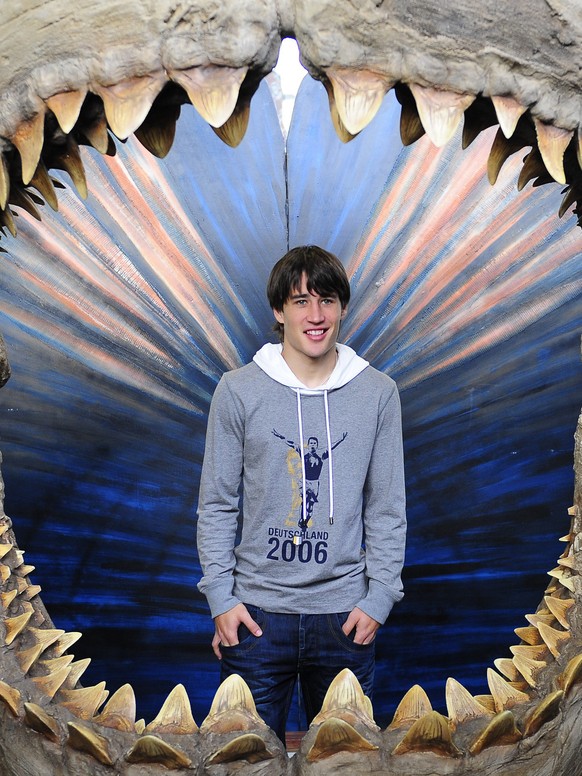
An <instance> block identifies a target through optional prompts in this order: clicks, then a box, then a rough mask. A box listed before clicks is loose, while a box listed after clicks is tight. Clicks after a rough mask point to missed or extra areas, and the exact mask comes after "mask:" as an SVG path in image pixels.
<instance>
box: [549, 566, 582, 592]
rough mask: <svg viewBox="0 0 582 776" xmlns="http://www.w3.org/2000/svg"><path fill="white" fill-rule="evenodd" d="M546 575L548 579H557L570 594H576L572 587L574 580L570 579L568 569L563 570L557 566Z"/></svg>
mask: <svg viewBox="0 0 582 776" xmlns="http://www.w3.org/2000/svg"><path fill="white" fill-rule="evenodd" d="M548 575H549V576H550V577H554V579H557V580H558V581H559V582H560V584H562V585H563V586H564V587H565V588H566V589H567V590H569V591H570V592H571V593H575V592H576V588H575V587H574V580H573V579H572V577H571V574H570V570H569V569H564V568H562V566H557V567H556V568H555V569H552V570H551V571H548Z"/></svg>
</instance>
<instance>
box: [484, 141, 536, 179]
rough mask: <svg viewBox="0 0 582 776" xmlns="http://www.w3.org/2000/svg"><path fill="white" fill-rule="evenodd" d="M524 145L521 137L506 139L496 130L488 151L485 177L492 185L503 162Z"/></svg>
mask: <svg viewBox="0 0 582 776" xmlns="http://www.w3.org/2000/svg"><path fill="white" fill-rule="evenodd" d="M524 145H527V143H526V142H525V141H524V140H522V139H521V138H519V137H512V138H511V139H508V138H506V137H505V135H504V134H503V132H502V131H501V130H500V129H498V130H497V134H496V135H495V139H494V140H493V145H492V146H491V151H490V152H489V158H488V159H487V177H488V179H489V183H490V184H491V185H492V186H494V185H495V183H496V182H497V178H498V177H499V173H500V172H501V168H502V167H503V165H504V164H505V162H506V161H507V160H508V159H509V157H510V156H512V154H514V153H516V152H517V151H519V150H520V148H523V147H524Z"/></svg>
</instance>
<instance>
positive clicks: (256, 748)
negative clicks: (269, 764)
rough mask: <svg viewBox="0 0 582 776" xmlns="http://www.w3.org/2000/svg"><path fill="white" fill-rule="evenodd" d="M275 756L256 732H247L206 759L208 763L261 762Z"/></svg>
mask: <svg viewBox="0 0 582 776" xmlns="http://www.w3.org/2000/svg"><path fill="white" fill-rule="evenodd" d="M273 757H274V755H273V754H272V753H271V752H269V750H268V749H267V746H266V744H265V742H264V741H263V739H262V738H261V737H260V736H258V735H257V734H256V733H245V734H244V735H242V736H238V737H237V738H234V739H233V740H232V741H229V742H228V744H225V746H223V747H221V748H220V749H219V750H218V751H217V752H216V753H215V754H213V755H212V756H211V757H210V758H209V759H208V760H207V761H206V764H207V765H218V764H219V763H233V762H238V761H239V760H246V761H247V762H249V763H259V762H263V760H272V759H273Z"/></svg>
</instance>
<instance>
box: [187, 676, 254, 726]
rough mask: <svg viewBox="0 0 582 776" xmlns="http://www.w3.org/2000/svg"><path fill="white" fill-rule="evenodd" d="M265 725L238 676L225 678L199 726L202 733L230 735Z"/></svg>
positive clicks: (249, 692)
mask: <svg viewBox="0 0 582 776" xmlns="http://www.w3.org/2000/svg"><path fill="white" fill-rule="evenodd" d="M257 724H261V725H264V724H265V723H264V722H263V720H262V719H261V718H260V717H259V715H258V714H257V709H256V706H255V702H254V700H253V696H252V694H251V691H250V690H249V686H248V684H247V683H246V682H245V680H244V679H243V678H242V677H241V676H239V675H238V674H232V675H231V676H229V677H227V678H226V679H225V680H224V682H222V684H221V685H220V687H219V688H218V690H217V691H216V695H215V696H214V700H213V701H212V705H211V707H210V711H209V712H208V716H207V717H206V719H205V720H204V722H203V723H202V724H201V725H200V730H201V731H202V732H209V731H210V730H212V732H216V733H231V732H234V731H235V730H248V729H249V728H250V727H251V726H255V725H257Z"/></svg>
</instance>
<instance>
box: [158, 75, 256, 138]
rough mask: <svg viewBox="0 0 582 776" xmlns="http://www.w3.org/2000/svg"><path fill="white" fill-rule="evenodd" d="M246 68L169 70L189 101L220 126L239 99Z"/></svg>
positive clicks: (206, 117) (216, 125)
mask: <svg viewBox="0 0 582 776" xmlns="http://www.w3.org/2000/svg"><path fill="white" fill-rule="evenodd" d="M247 70H248V68H247V67H219V66H218V65H206V66H204V67H192V68H190V69H189V70H172V71H170V73H169V75H170V78H171V79H172V81H175V82H176V83H177V84H180V86H181V87H182V88H183V89H184V90H185V91H186V93H187V94H188V97H189V99H190V102H191V103H192V105H193V106H194V107H195V108H196V110H197V111H198V113H199V114H200V115H201V116H202V118H203V119H204V120H205V121H207V122H208V123H209V124H210V126H211V127H221V126H222V125H223V124H225V123H226V122H227V121H228V119H229V118H230V116H231V114H232V112H233V110H234V109H235V106H236V102H237V100H238V93H239V91H240V86H241V84H242V82H243V80H244V77H245V75H246V74H247Z"/></svg>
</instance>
